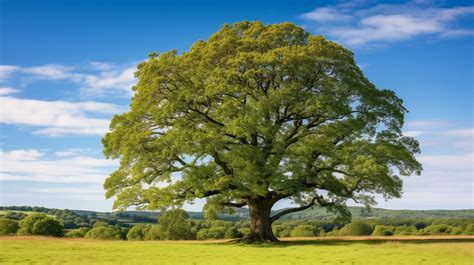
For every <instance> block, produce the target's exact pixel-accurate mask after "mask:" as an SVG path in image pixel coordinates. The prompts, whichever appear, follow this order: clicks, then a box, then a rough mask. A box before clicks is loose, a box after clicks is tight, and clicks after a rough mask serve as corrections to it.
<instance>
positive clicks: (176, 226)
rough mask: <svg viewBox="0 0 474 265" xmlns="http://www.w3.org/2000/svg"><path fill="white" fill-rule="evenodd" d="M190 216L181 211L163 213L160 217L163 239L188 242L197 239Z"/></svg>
mask: <svg viewBox="0 0 474 265" xmlns="http://www.w3.org/2000/svg"><path fill="white" fill-rule="evenodd" d="M188 218H189V215H188V214H187V213H186V212H185V211H184V210H181V209H175V210H171V211H167V212H164V213H162V214H161V215H160V216H159V217H158V222H159V224H160V225H161V229H162V233H163V237H162V238H163V239H170V240H186V239H195V238H196V235H195V234H193V233H192V231H191V228H192V226H191V225H190V224H189V222H188V221H187V219H188Z"/></svg>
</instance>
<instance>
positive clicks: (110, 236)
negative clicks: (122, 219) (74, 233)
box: [84, 225, 122, 240]
mask: <svg viewBox="0 0 474 265" xmlns="http://www.w3.org/2000/svg"><path fill="white" fill-rule="evenodd" d="M84 237H85V238H91V239H105V240H114V239H121V238H122V235H121V231H120V229H117V228H116V227H115V226H112V225H108V226H98V227H95V228H92V229H91V230H89V231H88V232H87V233H86V234H85V236H84Z"/></svg>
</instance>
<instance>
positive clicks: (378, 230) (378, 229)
mask: <svg viewBox="0 0 474 265" xmlns="http://www.w3.org/2000/svg"><path fill="white" fill-rule="evenodd" d="M394 233H395V227H393V226H386V225H377V226H375V228H374V231H373V232H372V235H373V236H391V235H393V234H394Z"/></svg>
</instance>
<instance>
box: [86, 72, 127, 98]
mask: <svg viewBox="0 0 474 265" xmlns="http://www.w3.org/2000/svg"><path fill="white" fill-rule="evenodd" d="M134 73H135V68H127V69H124V70H122V71H105V72H101V73H99V74H98V75H87V76H85V78H84V80H83V81H82V82H81V92H82V93H85V94H87V95H104V94H119V93H122V94H123V93H124V92H125V95H127V96H128V95H130V94H131V93H132V90H131V87H132V86H133V85H134V84H135V83H136V79H135V77H134ZM117 89H118V90H117Z"/></svg>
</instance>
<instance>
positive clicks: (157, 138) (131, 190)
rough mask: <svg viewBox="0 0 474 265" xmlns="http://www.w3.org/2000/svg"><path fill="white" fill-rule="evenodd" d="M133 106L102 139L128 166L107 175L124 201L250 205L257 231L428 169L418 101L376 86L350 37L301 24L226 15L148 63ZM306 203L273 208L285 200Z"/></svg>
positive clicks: (255, 235) (262, 236)
mask: <svg viewBox="0 0 474 265" xmlns="http://www.w3.org/2000/svg"><path fill="white" fill-rule="evenodd" d="M137 68H138V69H137V72H136V76H137V77H138V80H139V81H138V83H137V85H136V86H135V87H134V91H135V94H134V96H133V98H132V101H131V105H130V110H129V111H128V112H126V113H123V114H119V115H115V116H114V118H113V120H112V122H111V125H110V132H109V133H107V134H106V135H105V136H104V138H103V145H104V153H105V155H106V156H107V157H108V158H119V159H120V167H119V168H118V169H117V170H116V171H115V172H113V173H112V174H111V175H110V177H109V178H108V179H107V180H106V182H105V184H104V187H105V189H106V196H107V197H109V198H110V197H113V196H116V200H115V203H114V208H115V209H125V208H127V207H129V206H137V207H138V208H141V209H150V210H155V209H161V210H163V209H166V208H172V207H181V206H182V205H183V203H185V202H192V201H193V200H194V199H196V198H206V201H207V203H206V205H205V210H206V212H207V213H208V214H212V213H216V212H219V211H223V210H226V209H228V208H229V207H244V206H247V207H248V209H249V215H250V221H251V227H250V233H249V234H248V235H247V236H246V237H244V239H243V240H247V241H277V239H276V237H275V236H274V235H273V233H272V229H271V224H272V223H273V222H274V221H275V220H277V219H278V218H280V217H281V216H283V215H285V214H288V213H291V212H296V211H301V210H304V209H308V208H310V207H312V206H314V205H319V206H325V207H328V209H329V210H333V211H334V210H337V211H339V212H341V213H342V214H347V210H346V207H345V204H346V201H347V200H354V201H356V202H358V203H362V204H365V205H372V204H374V202H375V201H374V197H373V195H374V194H382V195H383V196H384V197H385V198H392V197H400V196H401V188H402V180H401V179H400V176H401V175H410V174H413V173H416V174H419V173H420V170H421V165H420V164H419V163H418V162H417V161H416V159H415V157H414V154H416V153H418V152H419V146H418V142H417V141H416V140H414V139H413V138H410V137H406V136H403V134H402V131H401V128H402V126H403V119H404V114H405V113H406V112H407V110H406V109H405V108H404V107H403V105H402V100H401V99H400V98H398V97H397V96H396V95H395V93H394V92H393V91H390V90H386V89H377V88H376V87H375V86H374V85H373V84H372V83H370V82H369V80H367V79H366V78H365V77H364V75H363V73H362V72H361V70H360V69H359V67H358V66H357V65H356V63H355V61H354V55H353V53H352V52H351V51H349V50H347V49H345V48H344V47H342V46H340V45H338V44H336V43H334V42H332V41H328V40H325V39H324V38H323V37H322V36H319V35H317V36H315V35H311V34H309V33H307V32H305V31H304V30H303V29H302V28H299V27H297V26H295V25H293V24H291V23H281V24H274V25H263V24H262V23H260V22H241V23H235V24H230V25H228V24H226V25H224V26H223V27H222V28H221V29H220V30H219V31H218V32H216V33H214V34H213V35H212V36H211V37H210V38H209V39H208V40H207V41H197V42H196V43H194V45H193V46H192V47H191V49H190V50H189V51H187V52H183V53H181V54H178V53H177V52H176V51H169V52H164V53H161V54H159V55H158V54H157V53H152V54H150V56H149V59H148V60H147V61H146V62H143V63H141V64H139V65H138V67H137ZM282 199H287V200H292V201H293V202H295V203H296V204H298V205H301V206H300V207H295V208H290V209H286V210H283V211H280V212H277V213H276V214H274V215H272V212H271V209H272V206H273V205H274V204H275V203H276V202H278V201H279V200H282Z"/></svg>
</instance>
